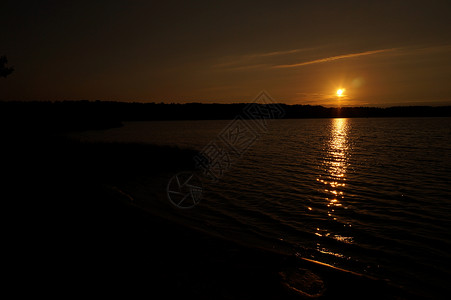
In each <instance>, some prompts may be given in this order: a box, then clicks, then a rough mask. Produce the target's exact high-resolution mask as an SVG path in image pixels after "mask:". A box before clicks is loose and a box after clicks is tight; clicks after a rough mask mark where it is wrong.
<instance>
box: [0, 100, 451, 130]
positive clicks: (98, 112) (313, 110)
mask: <svg viewBox="0 0 451 300" xmlns="http://www.w3.org/2000/svg"><path fill="white" fill-rule="evenodd" d="M246 105H247V104H246V103H238V104H201V103H187V104H164V103H138V102H111V101H84V100H83V101H58V102H42V101H32V102H18V101H6V102H5V101H0V122H1V123H0V124H1V126H11V128H16V129H19V128H22V129H23V130H22V131H28V130H44V131H45V130H49V131H51V132H67V131H80V130H81V131H82V130H90V129H107V128H113V127H119V126H121V122H122V121H155V120H227V119H233V118H235V117H236V116H237V115H238V114H239V113H240V112H242V111H243V109H244V107H245V106H246ZM257 105H260V106H261V107H262V106H264V105H263V104H257ZM274 105H277V106H278V108H279V109H282V110H283V111H284V116H283V118H285V119H297V118H337V117H341V118H382V117H451V106H435V107H434V106H396V107H388V108H378V107H342V108H336V107H332V108H327V107H323V106H311V105H287V104H268V105H267V107H266V108H269V109H271V106H274ZM263 108H265V107H263ZM244 117H245V116H244Z"/></svg>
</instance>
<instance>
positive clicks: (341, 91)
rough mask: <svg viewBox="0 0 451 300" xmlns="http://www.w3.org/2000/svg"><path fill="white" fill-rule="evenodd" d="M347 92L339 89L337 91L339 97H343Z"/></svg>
mask: <svg viewBox="0 0 451 300" xmlns="http://www.w3.org/2000/svg"><path fill="white" fill-rule="evenodd" d="M344 92H345V89H338V90H337V96H338V97H343V93H344Z"/></svg>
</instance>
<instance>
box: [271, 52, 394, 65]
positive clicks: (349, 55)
mask: <svg viewBox="0 0 451 300" xmlns="http://www.w3.org/2000/svg"><path fill="white" fill-rule="evenodd" d="M394 50H397V48H390V49H380V50H371V51H365V52H358V53H349V54H343V55H337V56H330V57H325V58H320V59H315V60H310V61H304V62H301V63H296V64H288V65H276V66H272V68H275V69H282V68H297V67H302V66H307V65H313V64H319V63H325V62H330V61H334V60H339V59H346V58H354V57H359V56H366V55H373V54H378V53H384V52H391V51H394Z"/></svg>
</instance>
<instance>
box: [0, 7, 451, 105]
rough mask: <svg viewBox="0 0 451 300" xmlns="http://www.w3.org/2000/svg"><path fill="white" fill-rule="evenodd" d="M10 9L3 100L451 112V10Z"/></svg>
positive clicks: (5, 15)
mask: <svg viewBox="0 0 451 300" xmlns="http://www.w3.org/2000/svg"><path fill="white" fill-rule="evenodd" d="M0 6H1V10H0V20H1V27H0V55H7V57H8V60H9V65H10V66H13V67H14V68H15V72H14V73H13V74H12V75H10V76H9V77H8V78H6V79H5V78H0V99H2V100H79V99H88V100H97V99H99V100H115V101H155V102H161V101H164V102H193V101H198V102H248V101H252V99H253V98H254V97H255V96H256V95H257V94H258V93H259V92H260V91H261V90H266V91H267V92H268V93H269V94H271V95H272V96H273V97H274V98H275V99H277V100H279V101H280V102H285V103H299V104H322V105H326V106H332V105H338V104H339V105H362V106H374V105H377V106H387V105H412V104H414V105H416V104H421V105H422V104H431V105H440V104H451V21H450V20H451V17H450V15H451V1H449V0H443V1H434V0H431V1H328V0H322V1H280V0H279V1H255V2H254V1H243V0H241V1H233V0H232V1H230V0H229V1H219V0H218V1H211V0H209V1H194V0H192V1H117V0H110V1H20V0H15V1H2V3H1V5H0ZM339 88H343V89H345V92H344V96H343V97H341V98H338V97H337V96H336V91H337V89H339Z"/></svg>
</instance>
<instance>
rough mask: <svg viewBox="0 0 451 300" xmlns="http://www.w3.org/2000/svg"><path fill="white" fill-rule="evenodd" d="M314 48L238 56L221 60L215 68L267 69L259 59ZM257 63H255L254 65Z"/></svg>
mask: <svg viewBox="0 0 451 300" xmlns="http://www.w3.org/2000/svg"><path fill="white" fill-rule="evenodd" d="M315 49H317V47H315V48H300V49H291V50H280V51H272V52H263V53H252V54H244V55H239V56H230V57H225V58H222V60H223V62H221V63H219V64H216V65H215V67H216V68H230V69H231V70H241V69H253V68H259V67H264V66H266V67H268V66H269V65H268V64H266V63H261V62H260V61H261V59H266V58H276V57H278V56H289V55H292V54H295V53H299V52H306V51H312V50H315ZM256 62H257V63H256Z"/></svg>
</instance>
